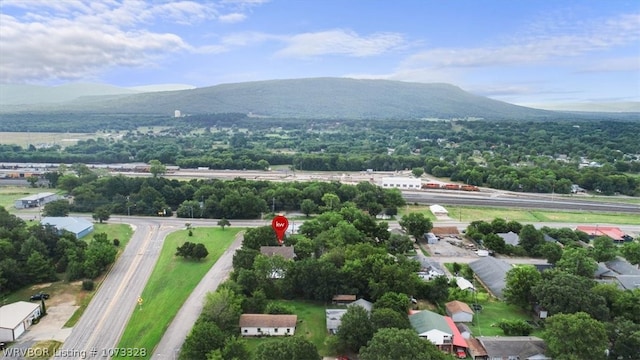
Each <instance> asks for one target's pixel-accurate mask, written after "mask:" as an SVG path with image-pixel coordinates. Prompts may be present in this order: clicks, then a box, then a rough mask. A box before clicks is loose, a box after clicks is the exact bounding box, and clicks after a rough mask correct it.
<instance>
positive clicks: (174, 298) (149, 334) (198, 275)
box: [118, 228, 241, 358]
mask: <svg viewBox="0 0 640 360" xmlns="http://www.w3.org/2000/svg"><path fill="white" fill-rule="evenodd" d="M240 230H241V229H240V228H227V229H226V230H222V229H220V228H196V229H193V236H188V232H187V230H180V231H177V232H174V233H172V234H170V235H169V236H167V238H166V239H165V241H164V246H163V247H162V252H161V254H160V258H159V259H158V262H157V263H156V266H155V268H154V269H153V272H152V273H151V277H150V278H149V281H148V282H147V285H146V287H145V288H144V290H143V292H142V295H141V297H142V298H143V299H144V303H143V305H142V307H140V308H136V310H135V311H134V313H133V314H132V316H131V318H130V319H129V322H128V324H127V327H126V328H125V330H124V334H123V335H122V338H121V339H120V343H119V344H118V347H125V348H146V349H147V350H148V357H150V356H151V353H152V352H153V349H154V348H155V347H156V345H157V344H158V342H160V339H161V338H162V335H164V332H165V330H166V329H167V327H168V326H169V324H170V323H171V320H172V319H173V318H174V316H175V315H176V314H177V312H178V310H180V308H181V307H182V304H183V303H184V302H185V301H186V299H187V298H188V297H189V295H190V294H191V292H192V291H193V289H194V288H195V287H196V286H197V285H198V283H199V282H200V280H201V279H202V278H203V277H204V275H205V274H206V273H207V272H208V271H209V269H210V268H211V266H213V264H215V262H216V261H217V260H218V258H220V256H221V255H222V254H223V253H224V251H225V250H226V249H227V248H228V247H229V245H230V244H231V243H232V242H233V241H234V239H235V237H236V235H237V233H238V232H239V231H240ZM186 241H189V242H193V243H203V244H205V246H206V247H207V250H208V251H209V256H207V257H206V258H205V259H204V260H202V261H194V260H185V259H183V258H178V257H176V256H175V251H176V247H178V246H180V245H182V244H183V243H185V242H186ZM167 274H170V276H167ZM212 290H213V289H212ZM148 357H147V358H148Z"/></svg>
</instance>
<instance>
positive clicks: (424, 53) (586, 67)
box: [0, 0, 640, 105]
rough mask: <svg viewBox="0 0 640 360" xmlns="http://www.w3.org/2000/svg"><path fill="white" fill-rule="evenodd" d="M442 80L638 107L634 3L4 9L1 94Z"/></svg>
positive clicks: (92, 3)
mask: <svg viewBox="0 0 640 360" xmlns="http://www.w3.org/2000/svg"><path fill="white" fill-rule="evenodd" d="M325 76H330V77H352V78H368V79H389V80H401V81H412V82H427V83H431V82H446V83H451V84H454V85H457V86H460V87H461V88H463V89H464V90H467V91H470V92H473V93H475V94H478V95H484V96H489V97H492V98H495V99H498V100H503V101H507V102H511V103H516V104H523V105H531V104H554V103H576V102H579V103H587V102H629V101H636V102H637V101H640V1H637V0H629V1H625V0H599V1H588V0H584V1H582V0H575V1H563V0H548V1H542V0H519V1H512V0H501V1H498V0H464V1H463V0H460V1H455V0H451V1H445V0H438V1H436V0H394V1H392V0H313V1H312V0H271V1H269V0H217V1H159V0H154V1H120V0H100V1H96V0H87V1H83V0H58V1H49V0H40V1H34V0H0V83H29V84H44V85H59V84H64V83H76V82H91V83H107V84H112V85H116V86H123V87H132V86H142V85H150V84H188V85H193V86H196V87H203V86H211V85H217V84H221V83H234V82H245V81H254V80H268V79H289V78H305V77H325Z"/></svg>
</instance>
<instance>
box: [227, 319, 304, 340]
mask: <svg viewBox="0 0 640 360" xmlns="http://www.w3.org/2000/svg"><path fill="white" fill-rule="evenodd" d="M297 322H298V316H297V315H271V314H242V315H240V334H241V335H242V336H288V335H293V334H294V333H295V332H296V323H297Z"/></svg>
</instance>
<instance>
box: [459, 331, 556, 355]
mask: <svg viewBox="0 0 640 360" xmlns="http://www.w3.org/2000/svg"><path fill="white" fill-rule="evenodd" d="M467 343H469V355H471V358H472V359H473V360H551V358H550V357H547V356H546V355H545V352H546V351H547V347H546V345H545V343H544V340H542V339H540V338H538V337H535V336H479V337H477V338H475V339H474V338H472V339H468V340H467Z"/></svg>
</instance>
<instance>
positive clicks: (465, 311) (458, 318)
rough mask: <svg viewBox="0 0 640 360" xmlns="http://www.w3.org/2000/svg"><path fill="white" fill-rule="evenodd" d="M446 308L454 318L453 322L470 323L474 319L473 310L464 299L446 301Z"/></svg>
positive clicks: (448, 313)
mask: <svg viewBox="0 0 640 360" xmlns="http://www.w3.org/2000/svg"><path fill="white" fill-rule="evenodd" d="M444 306H445V308H446V310H447V315H449V316H450V317H451V319H453V322H457V323H458V322H464V323H470V322H472V321H473V310H471V308H470V307H469V305H467V304H466V303H463V302H462V301H458V300H454V301H450V302H448V303H446V304H445V305H444Z"/></svg>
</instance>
